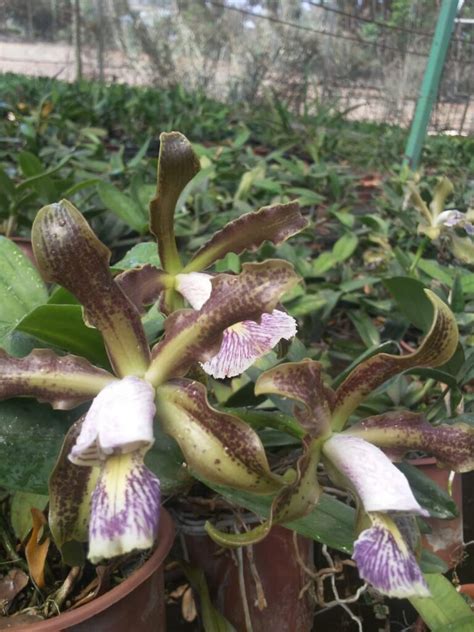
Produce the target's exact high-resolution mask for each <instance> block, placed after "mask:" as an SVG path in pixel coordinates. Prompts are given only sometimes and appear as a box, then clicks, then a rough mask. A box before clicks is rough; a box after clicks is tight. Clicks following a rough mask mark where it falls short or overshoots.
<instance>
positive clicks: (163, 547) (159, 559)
mask: <svg viewBox="0 0 474 632" xmlns="http://www.w3.org/2000/svg"><path fill="white" fill-rule="evenodd" d="M174 536H175V529H174V524H173V521H172V519H171V516H170V515H169V513H168V512H167V511H166V509H164V508H163V507H162V508H161V515H160V526H159V528H158V535H157V541H158V546H157V547H156V549H155V550H154V551H153V553H152V555H151V557H150V558H149V559H148V560H147V561H146V562H145V563H144V564H143V566H141V567H140V568H139V569H138V570H136V571H135V572H134V573H132V574H131V575H130V576H129V577H127V579H125V580H124V581H123V582H122V583H121V584H119V585H118V586H115V587H114V588H112V589H111V590H109V591H107V592H106V593H105V594H104V595H101V596H100V597H97V598H96V599H93V600H92V601H90V602H89V603H86V604H84V605H83V606H80V607H79V608H76V609H75V610H70V611H68V612H63V613H61V614H59V615H58V616H56V617H51V618H50V619H45V620H44V621H38V622H37V623H31V624H29V625H28V626H27V627H25V628H22V627H14V628H12V629H13V630H18V631H19V632H20V631H21V630H22V629H23V630H28V632H30V631H31V632H59V631H60V630H65V629H67V628H68V627H70V626H72V625H76V624H78V623H82V622H84V621H87V619H90V618H91V617H92V616H94V615H96V614H99V613H100V612H103V611H104V610H106V609H107V608H110V606H113V605H114V604H115V603H117V601H120V600H121V599H123V597H125V596H126V595H127V594H128V593H130V592H132V590H134V589H135V588H137V587H138V586H140V584H142V583H143V582H145V581H146V580H147V579H148V578H149V577H150V576H151V575H152V574H153V573H154V572H155V571H156V569H157V568H159V567H160V566H161V564H162V563H163V561H164V560H165V558H166V556H167V555H168V553H169V551H170V549H171V546H172V544H173V541H174Z"/></svg>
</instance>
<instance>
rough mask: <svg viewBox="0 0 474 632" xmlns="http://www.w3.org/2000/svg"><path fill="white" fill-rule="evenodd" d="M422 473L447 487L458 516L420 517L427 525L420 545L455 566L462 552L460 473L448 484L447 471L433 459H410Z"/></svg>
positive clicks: (449, 565) (442, 486)
mask: <svg viewBox="0 0 474 632" xmlns="http://www.w3.org/2000/svg"><path fill="white" fill-rule="evenodd" d="M410 464H411V465H414V466H415V467H417V468H418V469H420V470H421V471H422V472H423V474H426V476H428V477H429V478H430V479H431V480H432V481H434V482H435V483H436V484H437V485H439V486H440V487H441V489H443V490H444V491H446V492H449V488H451V495H452V498H453V500H454V502H455V503H456V505H457V507H458V509H459V515H458V516H457V517H456V518H453V519H452V520H443V519H441V518H423V520H424V521H425V522H426V523H427V524H428V525H429V526H430V528H431V533H427V534H424V535H423V537H422V544H423V546H424V547H425V548H427V549H428V550H430V551H431V552H432V553H435V555H437V556H438V557H440V558H441V559H442V560H443V561H444V562H446V564H447V565H448V567H449V568H453V567H454V566H456V565H457V564H458V563H459V562H460V561H461V559H462V555H463V541H464V540H463V536H464V534H463V515H462V482H461V474H455V475H454V478H453V480H452V482H451V484H450V481H449V478H450V474H451V472H450V470H447V469H444V468H440V467H438V466H437V465H436V459H434V458H431V457H430V458H423V459H414V460H411V461H410Z"/></svg>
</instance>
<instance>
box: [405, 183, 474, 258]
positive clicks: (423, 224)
mask: <svg viewBox="0 0 474 632" xmlns="http://www.w3.org/2000/svg"><path fill="white" fill-rule="evenodd" d="M453 191H454V188H453V184H452V182H451V181H450V180H449V179H448V178H446V177H443V178H439V180H438V182H437V184H436V186H435V188H434V191H433V195H432V200H431V203H430V204H429V205H428V204H427V203H426V202H425V201H424V199H423V198H422V196H421V194H420V191H419V189H418V187H417V185H416V183H415V182H409V183H408V192H407V197H406V203H410V204H413V206H415V208H416V209H417V210H418V212H419V214H420V220H421V221H420V223H419V225H418V232H419V233H420V234H422V235H425V238H427V239H430V240H431V241H436V240H439V239H440V238H441V237H444V238H445V239H447V241H448V244H449V247H450V249H451V251H452V253H453V254H454V256H455V257H457V258H458V259H459V260H460V261H463V262H464V263H473V262H474V243H473V241H472V236H473V235H474V224H473V223H472V221H473V219H474V212H473V210H472V209H470V210H468V211H467V212H466V213H462V212H461V211H459V210H457V209H446V208H445V205H446V200H447V199H448V198H449V196H450V195H452V193H453ZM456 228H459V229H461V230H462V231H464V232H465V235H458V234H457V232H456Z"/></svg>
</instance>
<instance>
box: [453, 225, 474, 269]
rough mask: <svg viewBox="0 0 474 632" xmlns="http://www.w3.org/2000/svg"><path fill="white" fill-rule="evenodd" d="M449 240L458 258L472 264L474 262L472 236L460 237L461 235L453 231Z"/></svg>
mask: <svg viewBox="0 0 474 632" xmlns="http://www.w3.org/2000/svg"><path fill="white" fill-rule="evenodd" d="M449 241H450V247H451V252H452V253H453V255H454V256H455V257H456V259H459V261H462V262H463V263H468V264H471V265H472V264H473V263H474V241H473V240H472V239H471V237H459V235H455V234H454V233H451V234H450V235H449Z"/></svg>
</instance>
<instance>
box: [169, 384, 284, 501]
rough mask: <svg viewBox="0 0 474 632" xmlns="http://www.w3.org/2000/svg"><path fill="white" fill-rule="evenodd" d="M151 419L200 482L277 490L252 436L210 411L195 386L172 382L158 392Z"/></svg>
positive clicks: (277, 482)
mask: <svg viewBox="0 0 474 632" xmlns="http://www.w3.org/2000/svg"><path fill="white" fill-rule="evenodd" d="M157 415H158V419H160V421H161V423H162V426H163V429H164V431H165V432H166V433H168V434H169V435H171V436H172V437H173V438H174V439H175V440H176V441H177V442H178V444H179V446H180V448H181V450H182V451H183V454H184V456H185V458H186V462H187V464H188V465H189V467H190V468H191V469H192V470H195V471H196V472H197V473H198V474H199V475H200V476H203V477H205V478H206V479H208V480H209V481H211V482H213V483H217V484H221V485H231V486H232V487H236V488H238V489H247V490H251V491H254V492H259V493H263V494H268V493H269V492H272V491H275V490H277V489H279V488H280V487H281V485H282V482H281V480H280V478H279V477H277V476H275V475H273V474H272V473H271V471H270V468H269V466H268V462H267V457H266V455H265V450H264V448H263V446H262V443H261V441H260V439H259V437H258V435H257V434H256V432H255V431H254V430H252V428H251V427H250V426H248V425H247V424H246V423H244V422H243V421H241V420H240V419H239V418H238V417H235V416H234V415H229V414H227V413H222V412H220V411H218V410H216V409H214V408H212V407H211V406H210V405H209V403H208V401H207V392H206V388H205V387H204V386H203V385H202V384H201V383H199V382H195V381H191V380H186V379H177V380H172V381H171V382H169V383H168V384H166V385H164V386H161V387H160V388H159V389H158V391H157Z"/></svg>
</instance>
